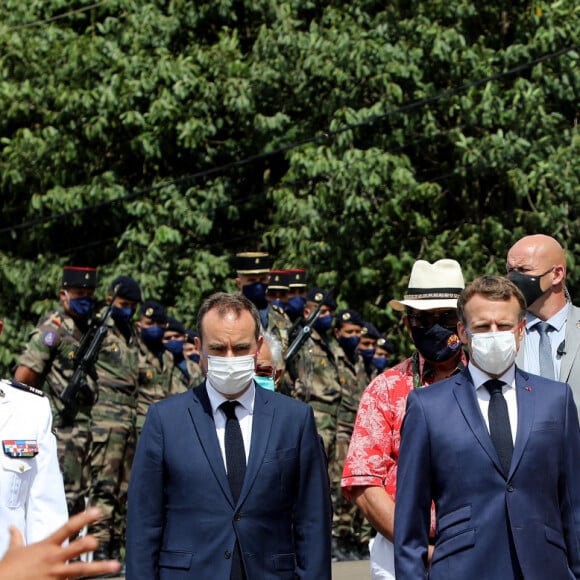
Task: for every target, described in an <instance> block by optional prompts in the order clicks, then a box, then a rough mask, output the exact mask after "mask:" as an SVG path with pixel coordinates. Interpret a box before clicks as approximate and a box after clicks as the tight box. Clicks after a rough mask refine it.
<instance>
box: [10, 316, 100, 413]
mask: <svg viewBox="0 0 580 580" xmlns="http://www.w3.org/2000/svg"><path fill="white" fill-rule="evenodd" d="M82 337H83V332H82V331H81V330H80V329H79V327H78V326H77V325H76V323H75V321H74V319H73V318H72V317H71V316H69V315H68V314H67V313H66V312H64V311H63V310H62V309H60V310H55V311H53V312H51V313H50V314H48V316H45V317H43V318H41V319H40V321H39V323H38V325H37V326H36V328H35V329H34V330H33V331H32V332H31V334H30V337H29V340H28V343H27V344H26V348H25V350H24V352H23V353H22V355H21V356H20V358H19V359H18V365H19V366H20V365H22V366H25V367H27V368H29V369H30V370H32V371H34V372H35V373H37V374H39V375H40V376H41V382H40V388H41V389H42V390H44V391H45V392H46V393H47V395H48V397H49V401H50V404H51V407H52V411H53V413H58V412H59V411H60V410H62V408H63V405H62V403H61V402H60V398H59V396H60V393H62V391H63V390H64V388H65V387H66V385H67V384H68V382H69V380H70V379H71V377H72V374H73V372H74V366H75V354H76V350H77V348H78V346H79V343H80V341H81V339H82ZM88 380H89V382H90V383H92V380H91V379H90V377H89V378H88ZM92 386H93V387H94V384H93V385H92Z"/></svg>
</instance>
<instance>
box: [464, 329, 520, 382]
mask: <svg viewBox="0 0 580 580" xmlns="http://www.w3.org/2000/svg"><path fill="white" fill-rule="evenodd" d="M469 336H470V337H471V358H472V359H473V361H474V362H475V363H476V364H477V366H478V367H479V368H480V369H481V370H482V371H484V372H486V373H488V374H490V375H498V376H499V375H501V374H503V373H504V372H505V371H506V370H507V369H508V368H509V367H510V366H511V365H512V364H513V362H514V361H515V360H516V354H517V352H518V347H517V344H516V337H515V335H514V333H513V332H511V331H510V330H502V331H500V332H478V333H475V334H472V333H469Z"/></svg>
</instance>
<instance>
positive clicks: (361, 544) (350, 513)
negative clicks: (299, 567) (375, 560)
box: [331, 309, 371, 559]
mask: <svg viewBox="0 0 580 580" xmlns="http://www.w3.org/2000/svg"><path fill="white" fill-rule="evenodd" d="M363 325H364V322H363V320H362V317H361V315H360V314H359V313H358V312H357V311H356V310H348V309H347V310H341V311H340V312H338V313H337V315H336V322H335V327H334V339H335V340H334V341H333V343H332V347H331V348H332V352H333V355H334V357H335V360H336V364H337V368H338V374H339V377H340V384H341V387H342V390H341V398H340V403H339V406H338V411H337V417H336V456H335V457H336V459H335V463H334V467H335V471H334V472H333V473H331V482H332V486H333V490H332V491H333V499H334V500H335V501H334V515H333V526H332V533H333V547H335V557H337V559H352V558H353V557H355V558H356V557H360V556H366V557H368V540H369V539H370V531H371V528H370V526H369V525H368V524H366V523H365V522H364V519H363V517H362V515H361V514H360V512H359V510H358V508H357V507H356V506H354V505H352V504H350V503H349V502H348V501H347V500H346V499H344V497H343V496H342V493H341V491H340V481H341V478H342V470H343V467H344V462H345V460H346V456H347V453H348V446H349V444H350V438H351V436H352V431H353V429H354V423H355V420H356V412H357V410H358V406H359V403H360V398H361V396H362V393H363V391H364V390H365V388H366V386H367V383H368V381H367V374H366V371H365V366H364V362H363V359H362V357H361V356H360V355H359V354H358V350H357V349H358V344H359V341H360V337H361V333H362V328H363Z"/></svg>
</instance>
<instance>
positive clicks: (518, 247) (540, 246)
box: [506, 234, 566, 320]
mask: <svg viewBox="0 0 580 580" xmlns="http://www.w3.org/2000/svg"><path fill="white" fill-rule="evenodd" d="M506 267H507V272H508V276H509V277H510V279H511V280H512V281H513V282H514V283H515V284H516V285H517V286H519V287H520V289H521V290H522V291H523V292H524V295H525V296H526V300H527V302H528V310H530V312H532V313H534V314H535V315H536V316H539V317H540V318H541V319H542V320H546V319H547V318H549V317H550V316H552V315H553V314H555V313H556V312H558V310H560V309H561V308H562V307H563V306H564V305H565V304H566V297H565V279H566V254H565V252H564V249H563V248H562V246H561V245H560V244H559V242H558V241H557V240H555V239H554V238H552V237H551V236H546V235H544V234H535V235H532V236H525V237H523V238H521V239H520V240H518V241H517V242H516V243H515V244H514V245H513V246H512V247H511V248H510V250H509V252H508V254H507V260H506ZM521 274H523V275H524V276H525V278H524V277H522V276H520V275H521ZM532 282H535V283H536V284H537V288H536V291H535V292H527V293H526V292H525V291H524V290H525V287H527V288H528V289H529V287H530V284H531V283H532Z"/></svg>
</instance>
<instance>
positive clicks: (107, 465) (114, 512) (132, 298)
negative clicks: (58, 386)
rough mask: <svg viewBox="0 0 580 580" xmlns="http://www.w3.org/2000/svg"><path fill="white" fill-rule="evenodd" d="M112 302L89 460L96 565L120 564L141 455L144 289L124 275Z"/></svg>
mask: <svg viewBox="0 0 580 580" xmlns="http://www.w3.org/2000/svg"><path fill="white" fill-rule="evenodd" d="M115 292H116V296H115V297H114V299H113V295H114V293H115ZM107 300H108V301H109V302H111V301H113V307H112V310H111V316H110V317H109V319H108V320H107V329H108V332H107V336H106V338H105V340H104V341H103V344H102V345H101V350H100V351H99V357H98V360H97V364H96V371H97V377H98V379H97V382H98V394H99V396H98V400H97V402H96V403H95V405H94V406H93V409H92V413H91V436H92V442H91V451H90V455H89V462H90V468H91V493H90V498H89V499H90V505H91V506H97V507H99V508H100V510H101V512H102V514H103V517H102V518H101V519H100V520H99V521H98V522H96V523H94V524H93V525H92V526H91V527H90V528H89V532H90V533H92V534H94V535H95V536H96V537H97V538H98V539H99V542H100V544H99V548H98V551H97V552H95V554H94V559H96V560H108V559H110V558H114V559H119V557H120V554H121V548H122V545H123V543H124V531H125V530H124V525H125V515H126V504H127V483H126V482H128V480H129V474H130V471H131V465H132V462H133V456H134V453H135V429H136V411H137V389H138V380H139V347H138V336H137V332H136V329H135V326H134V324H133V322H132V318H133V315H134V314H135V311H136V309H137V306H138V304H139V302H140V301H141V290H140V288H139V285H138V284H137V282H136V281H135V280H133V278H131V277H129V276H119V277H117V278H116V279H115V280H113V283H112V284H111V290H110V294H109V296H108V299H107Z"/></svg>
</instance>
